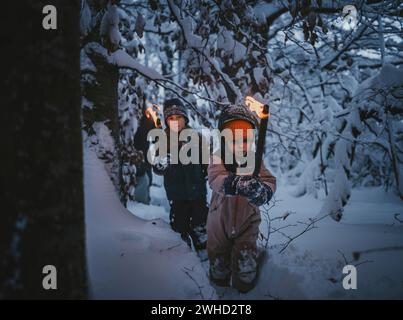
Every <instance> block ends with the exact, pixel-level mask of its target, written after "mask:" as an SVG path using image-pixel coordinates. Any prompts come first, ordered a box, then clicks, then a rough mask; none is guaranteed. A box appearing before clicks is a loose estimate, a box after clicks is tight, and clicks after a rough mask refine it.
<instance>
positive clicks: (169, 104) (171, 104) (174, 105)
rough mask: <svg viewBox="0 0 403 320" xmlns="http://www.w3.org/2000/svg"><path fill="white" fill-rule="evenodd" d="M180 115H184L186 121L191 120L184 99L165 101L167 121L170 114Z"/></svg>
mask: <svg viewBox="0 0 403 320" xmlns="http://www.w3.org/2000/svg"><path fill="white" fill-rule="evenodd" d="M173 115H179V116H183V117H184V118H185V120H186V123H188V122H189V119H188V115H187V113H186V109H185V107H184V106H183V104H182V101H180V100H179V99H170V100H167V101H165V103H164V120H165V123H167V119H168V117H170V116H173Z"/></svg>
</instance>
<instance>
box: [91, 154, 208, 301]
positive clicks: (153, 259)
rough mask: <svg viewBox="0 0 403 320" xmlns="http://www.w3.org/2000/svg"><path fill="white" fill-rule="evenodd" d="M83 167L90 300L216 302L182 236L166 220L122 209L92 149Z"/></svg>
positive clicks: (196, 258)
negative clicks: (153, 218) (200, 300)
mask: <svg viewBox="0 0 403 320" xmlns="http://www.w3.org/2000/svg"><path fill="white" fill-rule="evenodd" d="M84 163H85V165H84V173H85V212H86V219H85V220H86V238H87V240H86V243H87V262H88V274H89V279H90V291H91V297H92V298H94V299H147V298H149V299H201V298H204V299H209V298H215V293H214V290H213V289H212V287H211V286H209V282H208V278H207V275H206V273H205V270H204V269H203V268H202V266H201V263H200V261H199V259H198V257H197V256H196V254H195V253H194V252H191V251H190V250H189V248H188V247H187V246H186V245H185V244H184V243H183V241H182V240H181V239H180V237H179V236H178V235H177V234H176V233H174V232H172V231H171V230H170V229H169V227H168V226H167V224H166V223H165V222H163V221H162V220H151V221H146V220H143V219H140V218H137V217H135V216H134V215H132V214H130V212H129V211H127V210H126V209H125V208H124V207H123V206H122V205H121V204H120V202H119V199H118V197H117V195H116V193H115V189H114V187H113V185H112V182H111V181H110V180H109V177H108V176H107V174H106V171H105V169H104V166H103V163H102V162H101V160H99V159H98V158H97V157H96V155H95V154H94V152H93V151H91V150H89V149H87V148H84ZM153 209H155V207H153V206H150V207H149V209H148V210H149V211H152V210H153ZM192 278H193V280H192ZM198 285H200V286H202V288H201V289H200V290H199V287H198Z"/></svg>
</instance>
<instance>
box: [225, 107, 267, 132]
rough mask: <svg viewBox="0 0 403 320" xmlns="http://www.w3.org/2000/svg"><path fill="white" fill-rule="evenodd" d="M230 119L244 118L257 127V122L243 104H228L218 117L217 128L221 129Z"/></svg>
mask: <svg viewBox="0 0 403 320" xmlns="http://www.w3.org/2000/svg"><path fill="white" fill-rule="evenodd" d="M232 120H245V121H248V122H250V123H251V124H252V125H253V127H254V128H257V127H258V126H259V125H258V122H257V119H256V117H255V116H254V114H253V113H252V112H251V111H250V110H249V109H248V107H246V106H244V105H242V104H241V105H229V106H228V107H226V108H225V109H224V110H223V111H222V112H221V114H220V118H219V119H218V129H219V130H222V128H223V125H224V124H225V123H227V122H230V121H232Z"/></svg>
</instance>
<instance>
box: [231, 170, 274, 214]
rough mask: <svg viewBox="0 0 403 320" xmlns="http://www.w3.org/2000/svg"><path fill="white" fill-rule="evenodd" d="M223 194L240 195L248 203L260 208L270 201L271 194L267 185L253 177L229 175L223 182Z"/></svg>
mask: <svg viewBox="0 0 403 320" xmlns="http://www.w3.org/2000/svg"><path fill="white" fill-rule="evenodd" d="M224 192H225V194H227V195H241V196H244V197H246V198H248V200H249V202H250V203H252V204H254V205H256V206H261V205H263V204H265V203H267V202H269V201H270V199H271V197H272V195H273V192H272V190H271V189H270V187H269V186H268V185H266V184H265V183H263V182H262V181H261V180H260V179H259V178H256V177H254V176H236V175H233V174H232V175H229V176H228V177H227V178H225V180H224Z"/></svg>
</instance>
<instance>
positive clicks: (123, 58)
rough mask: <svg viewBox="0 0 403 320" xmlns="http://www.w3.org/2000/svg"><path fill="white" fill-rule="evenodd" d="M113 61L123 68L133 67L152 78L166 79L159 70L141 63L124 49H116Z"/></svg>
mask: <svg viewBox="0 0 403 320" xmlns="http://www.w3.org/2000/svg"><path fill="white" fill-rule="evenodd" d="M111 62H112V63H113V64H116V65H117V66H119V67H121V68H131V69H134V70H136V71H137V72H139V73H140V74H141V75H144V76H146V77H147V78H149V79H152V80H164V77H163V76H161V75H160V74H159V73H158V72H157V71H155V70H153V69H151V68H148V67H145V66H143V65H141V64H140V63H139V62H138V61H136V60H135V59H133V58H132V57H131V56H130V55H129V54H128V53H127V52H125V51H123V50H116V51H115V52H114V53H112V56H111Z"/></svg>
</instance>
